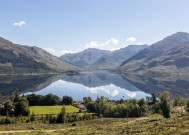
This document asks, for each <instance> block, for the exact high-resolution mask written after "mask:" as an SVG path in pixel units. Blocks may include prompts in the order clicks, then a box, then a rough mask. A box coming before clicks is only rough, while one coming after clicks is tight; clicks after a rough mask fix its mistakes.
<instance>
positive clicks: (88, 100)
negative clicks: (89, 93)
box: [83, 97, 92, 106]
mask: <svg viewBox="0 0 189 135" xmlns="http://www.w3.org/2000/svg"><path fill="white" fill-rule="evenodd" d="M91 101H92V99H91V97H84V98H83V102H84V104H85V105H86V106H87V105H88V103H90V102H91Z"/></svg>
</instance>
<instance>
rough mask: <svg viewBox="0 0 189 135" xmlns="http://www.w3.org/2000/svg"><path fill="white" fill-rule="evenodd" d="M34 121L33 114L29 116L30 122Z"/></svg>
mask: <svg viewBox="0 0 189 135" xmlns="http://www.w3.org/2000/svg"><path fill="white" fill-rule="evenodd" d="M35 120H36V117H35V114H33V113H32V115H31V116H30V121H31V122H32V121H35Z"/></svg>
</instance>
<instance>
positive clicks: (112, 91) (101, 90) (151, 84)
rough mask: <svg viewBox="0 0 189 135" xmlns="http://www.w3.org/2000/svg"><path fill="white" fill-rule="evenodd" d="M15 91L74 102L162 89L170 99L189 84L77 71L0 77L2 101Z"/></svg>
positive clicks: (140, 94) (134, 95)
mask: <svg viewBox="0 0 189 135" xmlns="http://www.w3.org/2000/svg"><path fill="white" fill-rule="evenodd" d="M15 90H18V91H19V92H20V93H23V94H31V93H35V94H41V95H46V94H48V93H53V94H56V95H58V96H60V97H63V96H64V95H67V96H72V97H73V99H74V100H76V101H79V100H82V99H83V97H88V96H90V97H91V98H92V99H96V98H97V97H100V96H105V97H108V98H109V99H110V100H118V99H121V98H122V99H130V98H137V99H140V98H146V97H147V96H150V95H151V94H152V93H158V92H162V91H164V90H168V91H170V95H171V97H174V96H175V95H177V94H180V95H182V96H188V95H189V81H187V79H182V78H178V79H175V78H171V79H169V80H167V79H165V80H163V79H160V80H155V79H153V78H146V77H145V78H142V77H136V76H128V75H120V74H116V73H111V72H108V71H93V72H80V73H78V74H76V75H65V74H63V75H48V76H22V77H21V76H11V77H7V76H1V77H0V94H1V95H2V96H3V97H4V98H3V99H6V98H9V97H10V96H11V95H12V94H13V93H14V91H15ZM3 99H1V100H3Z"/></svg>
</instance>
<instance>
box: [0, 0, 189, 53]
mask: <svg viewBox="0 0 189 135" xmlns="http://www.w3.org/2000/svg"><path fill="white" fill-rule="evenodd" d="M188 5H189V1H188V0H30V1H29V0H1V4H0V22H1V23H0V36H1V37H4V38H7V39H9V40H11V41H12V42H14V43H19V44H24V45H30V46H38V47H41V48H43V49H47V50H49V51H51V53H53V54H55V55H60V54H62V53H65V52H70V51H71V52H77V51H81V50H83V49H86V48H88V47H95V48H99V49H106V50H113V49H117V48H120V47H125V46H127V45H129V44H142V43H147V44H151V43H154V42H156V41H158V40H161V39H162V38H164V37H166V36H168V35H170V34H173V33H175V32H178V31H185V32H189V8H188Z"/></svg>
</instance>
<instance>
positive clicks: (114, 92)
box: [88, 87, 119, 97]
mask: <svg viewBox="0 0 189 135" xmlns="http://www.w3.org/2000/svg"><path fill="white" fill-rule="evenodd" d="M88 90H89V91H90V92H91V93H96V94H97V93H98V92H100V91H103V92H106V93H107V94H109V95H110V96H112V97H114V96H116V95H118V94H119V91H118V90H117V89H107V88H103V87H92V88H88Z"/></svg>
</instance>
